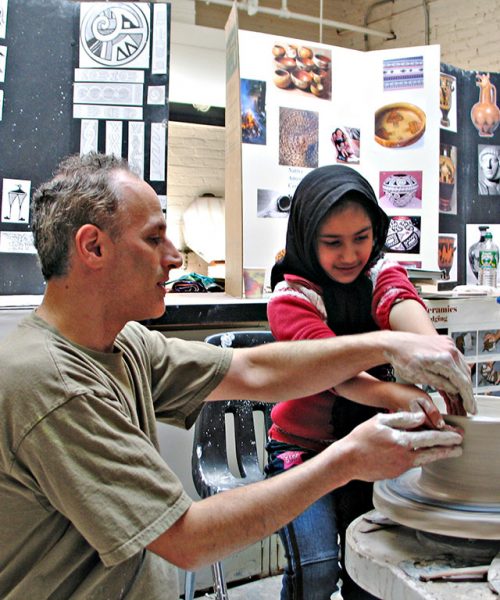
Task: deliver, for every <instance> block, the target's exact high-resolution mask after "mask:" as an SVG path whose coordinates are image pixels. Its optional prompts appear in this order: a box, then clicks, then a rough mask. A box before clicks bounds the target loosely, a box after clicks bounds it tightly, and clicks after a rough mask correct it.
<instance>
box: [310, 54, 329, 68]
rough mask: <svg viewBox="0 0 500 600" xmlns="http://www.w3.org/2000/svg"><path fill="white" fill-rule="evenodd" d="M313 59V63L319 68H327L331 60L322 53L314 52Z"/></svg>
mask: <svg viewBox="0 0 500 600" xmlns="http://www.w3.org/2000/svg"><path fill="white" fill-rule="evenodd" d="M313 60H314V64H315V65H316V66H317V67H318V68H319V69H329V68H330V63H331V62H332V61H331V59H330V58H329V57H328V56H325V55H324V54H315V55H314V59H313Z"/></svg>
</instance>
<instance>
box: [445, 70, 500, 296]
mask: <svg viewBox="0 0 500 600" xmlns="http://www.w3.org/2000/svg"><path fill="white" fill-rule="evenodd" d="M499 85H500V74H499V73H490V72H488V71H466V70H463V69H457V68H455V67H453V66H451V65H446V64H442V65H441V75H440V109H441V119H440V126H441V136H440V137H441V140H440V158H439V161H440V175H439V181H440V183H439V192H440V193H439V197H440V200H439V231H440V235H439V239H440V242H439V263H440V266H441V267H442V268H444V269H445V270H447V271H448V272H450V280H451V281H452V282H455V283H456V282H458V283H461V284H463V283H468V284H476V283H477V276H476V274H475V273H474V271H473V264H472V260H469V255H470V250H471V247H472V246H473V245H474V244H475V243H476V242H477V241H478V240H479V237H480V231H479V226H482V225H488V226H489V229H490V231H491V232H492V233H493V239H494V240H495V241H496V243H497V245H500V211H499V209H498V204H499V201H500V129H499V125H500V109H499V107H498V102H497V89H498V86H499ZM453 238H454V239H455V242H454V243H453V242H452V239H453Z"/></svg>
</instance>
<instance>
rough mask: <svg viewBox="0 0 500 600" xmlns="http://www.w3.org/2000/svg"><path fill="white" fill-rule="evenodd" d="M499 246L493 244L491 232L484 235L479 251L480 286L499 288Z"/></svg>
mask: <svg viewBox="0 0 500 600" xmlns="http://www.w3.org/2000/svg"><path fill="white" fill-rule="evenodd" d="M497 267H498V246H497V245H496V244H494V243H493V236H492V234H491V231H487V232H486V233H485V234H484V243H483V246H482V248H481V249H480V250H479V285H490V286H491V287H497Z"/></svg>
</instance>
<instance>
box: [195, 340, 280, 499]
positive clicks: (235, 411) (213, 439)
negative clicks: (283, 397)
mask: <svg viewBox="0 0 500 600" xmlns="http://www.w3.org/2000/svg"><path fill="white" fill-rule="evenodd" d="M205 342H207V343H209V344H213V345H214V346H223V347H226V348H227V347H231V348H243V347H249V346H258V345H260V344H268V343H270V342H274V338H273V336H272V334H271V332H270V331H231V332H226V333H217V334H214V335H210V336H208V337H207V338H206V339H205ZM272 406H273V405H272V404H268V403H266V402H253V401H250V400H226V401H221V402H207V403H206V404H205V406H204V407H203V409H202V411H201V413H200V415H199V416H198V419H197V420H196V425H195V431H194V442H193V454H192V461H191V466H192V476H193V482H194V486H195V488H196V491H197V492H198V494H199V495H200V496H201V497H202V498H206V497H207V496H211V495H213V494H216V493H218V492H221V491H223V490H228V489H232V488H235V487H238V486H242V485H247V484H248V483H252V482H254V481H259V480H260V479H263V477H264V475H263V472H262V466H261V463H260V461H259V456H258V452H257V444H258V442H257V439H256V432H255V423H254V413H255V412H261V413H262V414H263V417H264V427H265V431H266V432H267V430H268V429H269V426H270V423H271V417H270V415H271V408H272ZM228 413H230V414H231V415H232V416H233V420H234V440H232V441H233V444H231V445H232V446H233V447H234V449H235V454H236V456H235V460H236V463H237V469H238V472H239V476H237V475H234V474H233V473H232V472H231V468H230V465H229V461H228V451H227V448H228V445H229V444H228V435H229V434H230V433H232V432H230V431H228V429H229V428H227V427H226V414H228Z"/></svg>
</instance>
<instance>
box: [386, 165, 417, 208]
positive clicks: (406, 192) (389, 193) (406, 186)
mask: <svg viewBox="0 0 500 600" xmlns="http://www.w3.org/2000/svg"><path fill="white" fill-rule="evenodd" d="M421 182H422V171H409V172H406V173H403V172H387V171H382V172H381V173H380V204H381V206H382V207H383V208H394V207H396V208H403V207H406V208H422V200H421Z"/></svg>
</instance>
